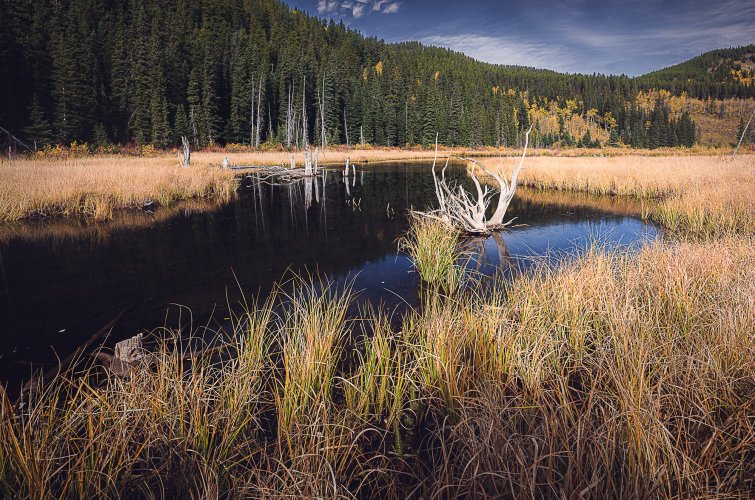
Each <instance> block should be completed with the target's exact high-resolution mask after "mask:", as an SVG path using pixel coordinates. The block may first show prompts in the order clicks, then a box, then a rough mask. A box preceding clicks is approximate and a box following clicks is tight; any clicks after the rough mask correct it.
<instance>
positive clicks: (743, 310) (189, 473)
mask: <svg viewBox="0 0 755 500" xmlns="http://www.w3.org/2000/svg"><path fill="white" fill-rule="evenodd" d="M753 261H754V260H753V241H752V239H749V238H746V237H742V236H740V237H727V238H720V239H717V240H715V241H704V242H700V241H697V242H676V243H656V244H654V245H651V246H648V247H645V248H644V249H641V250H639V251H638V252H636V253H617V252H609V251H606V250H604V249H601V248H598V247H593V248H590V249H587V250H586V251H585V252H584V253H583V254H582V255H580V256H578V257H575V258H574V259H573V260H571V261H569V262H567V263H564V264H562V265H561V267H558V268H551V267H546V266H543V267H542V268H541V269H538V270H536V272H533V273H528V274H526V275H521V276H519V277H517V278H515V279H514V281H513V282H512V283H510V284H509V285H508V286H502V287H499V288H497V289H496V290H495V291H493V292H491V293H485V294H483V293H478V292H476V291H475V290H465V291H463V292H461V293H460V294H458V295H457V296H456V297H455V298H454V299H452V300H444V301H434V302H433V303H432V305H431V306H428V307H426V308H423V309H422V310H418V311H415V312H412V313H409V314H408V315H407V316H406V317H405V318H404V320H403V326H402V328H400V329H396V330H394V329H392V328H391V327H390V321H389V319H388V318H387V317H386V316H385V315H384V314H383V313H379V312H375V313H365V315H364V318H362V320H360V321H359V322H358V323H359V324H367V325H368V328H367V330H368V331H369V332H370V334H369V335H367V336H365V337H363V338H362V341H361V342H360V345H359V348H358V349H357V351H356V352H357V354H356V358H355V360H356V362H355V363H352V364H347V365H348V367H347V366H346V365H344V364H343V363H341V362H340V361H339V360H340V359H341V356H342V353H345V351H344V342H345V340H346V339H347V338H352V339H353V338H357V337H358V335H357V332H356V331H355V328H356V324H357V323H353V322H352V321H350V320H348V319H347V318H346V315H345V310H346V308H347V306H348V304H349V301H350V300H351V297H352V296H351V295H350V293H349V292H348V291H346V292H345V293H342V292H337V291H336V290H335V289H333V288H332V287H330V286H329V285H327V284H321V283H317V282H315V283H312V282H310V281H302V282H300V283H299V284H297V285H296V286H294V287H293V292H290V293H289V294H288V295H287V296H284V299H283V307H282V308H281V309H277V308H274V307H273V306H272V301H269V302H268V303H266V304H263V305H261V306H259V307H256V306H252V307H250V308H249V310H248V311H247V312H246V313H244V314H243V315H242V317H240V318H236V325H237V328H238V330H239V331H240V332H241V334H240V335H239V336H238V338H236V339H234V340H227V341H225V343H224V344H221V345H222V349H221V351H220V352H221V354H219V355H218V354H217V351H216V355H214V356H208V355H200V354H198V353H197V352H196V347H193V346H196V342H186V341H184V342H182V341H181V340H180V337H179V336H173V337H171V336H169V337H168V339H167V340H165V341H164V342H162V343H160V344H159V346H158V348H157V349H156V350H155V351H154V352H152V353H150V354H149V357H148V359H147V360H146V361H145V362H144V363H143V364H142V365H140V366H139V367H138V368H137V369H136V370H135V371H134V373H133V374H132V376H131V377H127V378H123V379H116V378H105V379H103V378H102V376H99V377H96V376H95V372H94V370H93V369H91V370H90V372H88V375H87V374H85V375H84V376H81V374H79V375H77V376H75V377H61V378H59V379H57V380H56V381H55V382H54V383H52V384H51V385H49V386H48V387H46V388H45V389H44V390H41V391H37V392H33V393H32V395H31V397H30V399H29V400H28V401H27V404H26V405H25V406H24V407H23V408H22V409H14V408H13V407H12V406H11V404H10V402H9V401H8V399H7V397H5V396H4V395H1V394H0V401H2V403H1V404H0V427H2V429H1V430H2V432H0V491H1V492H3V494H4V495H12V496H14V497H19V498H31V497H34V498H41V497H48V496H56V497H57V496H64V497H72V496H75V497H81V496H86V497H92V496H140V495H148V494H150V493H151V494H153V495H157V496H185V497H189V496H195V497H197V496H199V497H208V496H212V497H216V496H229V497H245V496H291V495H295V496H346V497H348V496H352V495H355V496H400V497H406V496H411V495H415V496H420V495H421V496H423V497H436V496H465V495H466V496H504V497H522V496H525V497H532V496H535V497H543V496H559V497H560V496H565V497H568V496H574V495H579V494H581V495H583V496H592V497H611V498H615V497H646V496H656V497H691V496H698V497H736V496H737V495H739V496H741V497H745V496H746V495H747V492H748V491H750V492H751V491H752V489H753V488H754V487H755V483H753V477H755V425H754V424H753V420H752V415H753V414H755V338H754V337H753V331H754V330H755V301H753V297H755V269H754V268H753V265H752V263H753ZM222 353H224V354H222ZM187 359H191V360H192V361H191V363H189V364H187V362H186V360H187Z"/></svg>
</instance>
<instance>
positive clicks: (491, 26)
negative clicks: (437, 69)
mask: <svg viewBox="0 0 755 500" xmlns="http://www.w3.org/2000/svg"><path fill="white" fill-rule="evenodd" d="M284 1H285V2H286V3H288V4H289V5H291V6H294V7H297V8H299V9H300V10H304V11H307V12H309V13H310V14H312V15H316V16H318V17H324V18H333V19H335V20H341V21H343V22H344V23H345V24H346V25H347V26H349V27H351V28H353V29H356V30H358V31H360V32H361V33H363V34H364V35H367V36H375V37H378V38H382V39H384V40H385V41H387V42H399V41H407V40H416V41H420V42H423V43H425V44H427V45H436V46H440V47H448V48H450V49H453V50H457V51H460V52H464V53H465V54H467V55H469V56H471V57H474V58H475V59H478V60H481V61H485V62H490V63H495V64H516V65H523V66H532V67H536V68H546V69H552V70H556V71H562V72H569V73H604V74H622V73H623V74H626V75H630V76H636V75H641V74H644V73H647V72H649V71H653V70H656V69H660V68H663V67H666V66H670V65H673V64H677V63H679V62H682V61H685V60H687V59H690V58H692V57H694V56H697V55H700V54H701V53H703V52H707V51H708V50H712V49H717V48H726V47H732V46H737V45H747V44H750V43H755V0H555V1H546V0H506V1H500V0H499V1H496V0H463V1H458V0H451V1H433V0H284Z"/></svg>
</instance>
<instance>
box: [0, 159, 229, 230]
mask: <svg viewBox="0 0 755 500" xmlns="http://www.w3.org/2000/svg"><path fill="white" fill-rule="evenodd" d="M235 186H236V181H235V179H234V177H233V174H232V173H231V172H228V171H223V170H221V169H219V168H215V167H209V166H202V165H196V166H192V167H191V168H188V169H182V168H180V167H178V166H177V164H176V161H175V160H169V159H168V158H125V157H123V158H118V157H84V158H74V159H69V160H34V159H27V160H16V161H13V162H12V163H8V162H3V163H2V164H0V221H2V222H9V221H15V220H19V219H23V218H26V217H33V216H38V215H39V216H54V215H64V216H70V215H86V216H88V217H92V218H94V219H95V220H108V219H111V218H112V217H113V212H114V211H115V210H118V209H126V208H141V207H144V206H148V205H150V204H156V205H159V206H170V205H172V204H174V203H176V202H178V201H180V200H186V199H191V198H212V199H219V200H229V199H230V198H232V197H233V196H234V194H235Z"/></svg>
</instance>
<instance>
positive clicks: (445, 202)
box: [414, 127, 532, 234]
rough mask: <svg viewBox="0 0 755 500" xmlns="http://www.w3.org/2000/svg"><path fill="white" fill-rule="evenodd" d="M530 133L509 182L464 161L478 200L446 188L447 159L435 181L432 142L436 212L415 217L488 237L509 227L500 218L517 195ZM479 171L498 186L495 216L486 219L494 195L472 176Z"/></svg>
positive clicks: (460, 190) (461, 190) (460, 189)
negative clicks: (519, 176) (492, 232)
mask: <svg viewBox="0 0 755 500" xmlns="http://www.w3.org/2000/svg"><path fill="white" fill-rule="evenodd" d="M531 131H532V127H530V129H529V130H527V134H526V136H525V142H524V151H523V152H522V157H521V158H520V160H519V164H518V165H517V167H516V168H515V169H514V173H513V174H512V175H511V178H510V179H506V177H505V176H504V175H503V174H501V173H498V172H494V171H491V170H488V169H487V168H486V167H485V166H483V165H482V164H481V163H479V162H477V161H476V160H472V159H467V158H465V159H466V160H467V161H469V162H470V163H471V164H472V168H471V169H470V172H469V175H470V177H471V178H472V182H474V185H475V188H476V190H477V198H476V199H475V198H473V197H472V196H470V194H469V193H467V191H466V190H465V189H464V187H463V186H461V185H453V186H452V185H449V184H448V181H447V180H446V169H447V168H448V159H447V160H446V166H445V167H443V170H442V171H441V174H440V177H438V175H437V173H436V171H435V165H436V162H437V159H438V140H437V138H436V140H435V158H434V159H433V167H432V172H433V182H434V184H435V195H436V197H437V198H438V209H437V210H432V211H428V212H414V213H416V214H417V215H421V216H423V217H428V218H431V219H435V220H439V221H441V222H443V223H444V224H447V225H448V226H451V227H453V228H455V229H458V230H461V231H464V232H467V233H472V234H488V233H490V232H491V231H494V230H495V229H500V228H502V227H505V226H508V225H509V224H511V222H512V221H508V222H503V218H504V217H505V215H506V210H508V208H509V203H511V199H512V198H513V197H514V193H515V192H516V182H517V177H518V175H519V171H520V170H521V169H522V165H523V164H524V157H525V156H526V155H527V146H528V144H529V136H530V132H531ZM476 167H479V168H480V169H481V170H482V171H483V172H485V173H486V174H488V175H489V176H491V177H492V178H493V179H495V180H496V181H497V182H498V186H499V190H498V192H499V197H498V204H497V206H496V209H495V212H494V213H493V215H492V216H491V217H490V218H489V219H488V218H487V210H488V207H489V206H490V202H491V201H492V199H493V196H494V195H495V191H494V190H491V189H489V188H488V186H485V188H484V189H483V187H482V186H481V184H480V181H479V180H478V179H477V176H476V175H475V168H476Z"/></svg>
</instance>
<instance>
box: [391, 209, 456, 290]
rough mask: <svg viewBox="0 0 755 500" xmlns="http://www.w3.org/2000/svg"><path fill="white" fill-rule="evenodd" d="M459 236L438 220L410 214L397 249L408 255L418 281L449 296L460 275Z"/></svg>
mask: <svg viewBox="0 0 755 500" xmlns="http://www.w3.org/2000/svg"><path fill="white" fill-rule="evenodd" d="M459 238H460V234H459V232H458V231H455V230H453V229H449V227H448V226H447V225H445V224H443V223H442V222H440V221H436V220H433V219H429V218H427V217H420V216H417V215H412V216H411V224H410V227H409V230H408V231H407V233H406V235H405V236H404V237H402V238H401V240H400V241H399V248H401V249H403V250H404V251H406V252H407V253H408V254H409V255H410V256H411V258H412V261H413V263H414V268H415V269H416V270H417V273H418V274H419V276H420V278H421V280H422V281H423V282H424V283H425V284H427V285H429V286H430V287H431V288H432V289H433V290H434V292H435V293H437V292H439V291H440V292H442V293H444V294H445V295H452V294H454V293H455V292H456V290H457V289H458V288H459V286H460V285H461V281H462V278H463V276H464V267H463V266H462V265H461V263H460V259H461V257H462V252H461V251H460V246H459Z"/></svg>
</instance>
